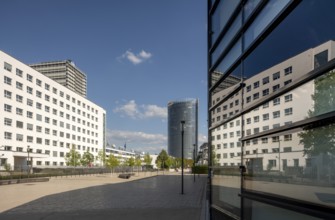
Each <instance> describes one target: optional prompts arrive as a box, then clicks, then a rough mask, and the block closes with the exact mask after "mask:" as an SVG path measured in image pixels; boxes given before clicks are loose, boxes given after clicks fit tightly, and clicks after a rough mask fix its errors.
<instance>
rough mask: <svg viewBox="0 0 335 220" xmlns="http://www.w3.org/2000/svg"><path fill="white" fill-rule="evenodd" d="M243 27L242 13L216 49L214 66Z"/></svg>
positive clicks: (213, 59)
mask: <svg viewBox="0 0 335 220" xmlns="http://www.w3.org/2000/svg"><path fill="white" fill-rule="evenodd" d="M241 26H242V14H241V13H240V14H239V15H238V16H237V17H236V18H235V21H234V23H233V24H232V25H231V26H230V28H229V30H228V31H227V32H226V33H225V35H224V37H223V38H222V40H221V41H220V43H219V45H218V46H217V47H216V48H215V50H214V52H213V53H212V58H211V61H212V64H214V63H215V62H216V60H217V59H218V57H219V56H220V54H221V53H222V52H223V51H224V50H225V49H226V47H227V46H228V44H229V43H230V41H231V40H232V39H233V37H234V36H235V35H236V33H237V31H238V30H239V29H240V28H241Z"/></svg>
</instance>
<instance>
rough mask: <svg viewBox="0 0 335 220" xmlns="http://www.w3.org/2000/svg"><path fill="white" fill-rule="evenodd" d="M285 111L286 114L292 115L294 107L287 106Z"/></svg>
mask: <svg viewBox="0 0 335 220" xmlns="http://www.w3.org/2000/svg"><path fill="white" fill-rule="evenodd" d="M284 111H285V115H292V114H293V109H292V108H286V109H285V110H284Z"/></svg>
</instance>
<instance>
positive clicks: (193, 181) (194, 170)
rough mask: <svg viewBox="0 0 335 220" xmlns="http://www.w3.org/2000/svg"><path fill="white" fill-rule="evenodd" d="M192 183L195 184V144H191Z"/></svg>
mask: <svg viewBox="0 0 335 220" xmlns="http://www.w3.org/2000/svg"><path fill="white" fill-rule="evenodd" d="M193 147H194V148H193V182H195V144H193Z"/></svg>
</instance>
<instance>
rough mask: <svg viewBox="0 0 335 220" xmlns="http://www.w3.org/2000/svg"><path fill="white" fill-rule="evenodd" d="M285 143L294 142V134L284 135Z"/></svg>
mask: <svg viewBox="0 0 335 220" xmlns="http://www.w3.org/2000/svg"><path fill="white" fill-rule="evenodd" d="M284 141H292V134H286V135H284Z"/></svg>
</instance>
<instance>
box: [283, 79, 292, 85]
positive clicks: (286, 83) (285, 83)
mask: <svg viewBox="0 0 335 220" xmlns="http://www.w3.org/2000/svg"><path fill="white" fill-rule="evenodd" d="M291 82H292V79H290V80H287V81H285V82H284V86H287V85H288V84H290V83H291Z"/></svg>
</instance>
